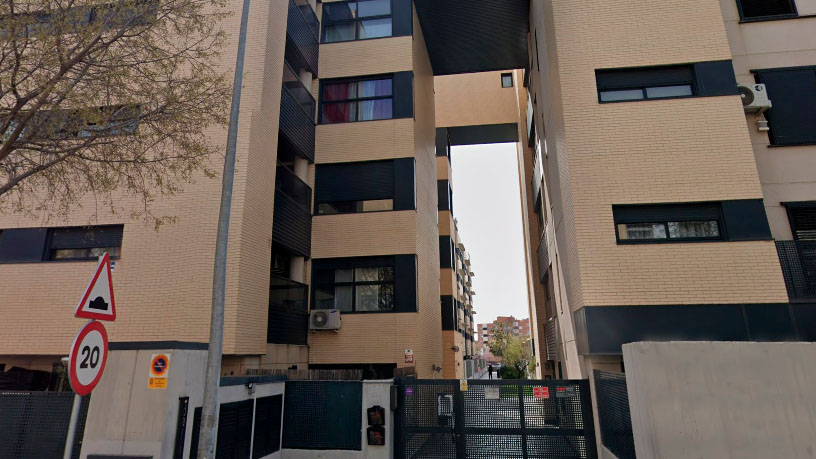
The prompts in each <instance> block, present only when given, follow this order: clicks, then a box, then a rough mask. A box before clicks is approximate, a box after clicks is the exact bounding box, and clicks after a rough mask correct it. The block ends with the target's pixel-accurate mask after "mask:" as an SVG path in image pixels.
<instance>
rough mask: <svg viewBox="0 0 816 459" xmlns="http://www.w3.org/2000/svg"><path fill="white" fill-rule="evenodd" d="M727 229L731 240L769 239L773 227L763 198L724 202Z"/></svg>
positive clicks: (723, 209)
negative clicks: (769, 221)
mask: <svg viewBox="0 0 816 459" xmlns="http://www.w3.org/2000/svg"><path fill="white" fill-rule="evenodd" d="M722 211H723V219H724V220H725V229H726V233H727V235H728V240H730V241H767V240H770V239H771V227H770V225H769V224H768V216H767V215H766V214H765V204H764V203H763V201H762V199H740V200H736V201H723V202H722Z"/></svg>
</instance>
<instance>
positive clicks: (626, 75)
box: [595, 65, 694, 102]
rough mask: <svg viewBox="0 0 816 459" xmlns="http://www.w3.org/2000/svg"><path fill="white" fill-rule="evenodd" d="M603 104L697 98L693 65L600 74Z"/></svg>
mask: <svg viewBox="0 0 816 459" xmlns="http://www.w3.org/2000/svg"><path fill="white" fill-rule="evenodd" d="M595 78H596V80H597V83H598V97H599V99H600V101H601V102H622V101H631V100H645V99H667V98H675V97H690V96H693V95H694V86H693V85H694V71H693V68H692V66H691V65H679V66H671V67H650V68H640V69H614V70H596V71H595Z"/></svg>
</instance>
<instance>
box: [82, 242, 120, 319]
mask: <svg viewBox="0 0 816 459" xmlns="http://www.w3.org/2000/svg"><path fill="white" fill-rule="evenodd" d="M74 316H76V317H81V318H83V319H97V320H110V321H114V320H116V305H115V304H114V301H113V281H112V280H111V268H110V256H109V255H108V254H107V253H105V255H103V256H102V260H101V261H100V262H99V266H97V267H96V273H95V274H94V276H93V278H92V279H91V283H90V284H88V288H87V289H85V294H84V295H82V300H81V301H80V302H79V304H78V305H77V308H76V312H75V313H74Z"/></svg>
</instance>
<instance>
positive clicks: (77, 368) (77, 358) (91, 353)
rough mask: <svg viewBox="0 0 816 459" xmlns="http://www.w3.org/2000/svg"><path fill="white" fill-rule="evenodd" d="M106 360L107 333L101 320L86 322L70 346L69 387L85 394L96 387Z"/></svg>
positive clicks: (80, 393)
mask: <svg viewBox="0 0 816 459" xmlns="http://www.w3.org/2000/svg"><path fill="white" fill-rule="evenodd" d="M107 360H108V333H107V332H106V331H105V327H104V326H103V325H102V322H96V321H94V322H88V324H87V325H85V326H84V327H82V329H81V330H80V331H79V333H77V336H76V338H75V339H74V345H73V346H71V358H70V360H69V362H70V366H69V370H68V371H69V379H70V381H71V389H73V390H74V392H75V393H77V394H78V395H87V394H90V393H91V391H92V390H93V389H94V387H96V384H97V383H98V382H99V379H100V378H101V377H102V370H104V369H105V362H106V361H107Z"/></svg>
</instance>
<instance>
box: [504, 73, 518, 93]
mask: <svg viewBox="0 0 816 459" xmlns="http://www.w3.org/2000/svg"><path fill="white" fill-rule="evenodd" d="M505 77H506V78H510V85H509V86H505V85H504V79H505ZM513 80H514V78H513V73H512V72H504V73H502V74H501V87H502V89H508V88H512V87H514V86H515V82H514V81H513Z"/></svg>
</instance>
